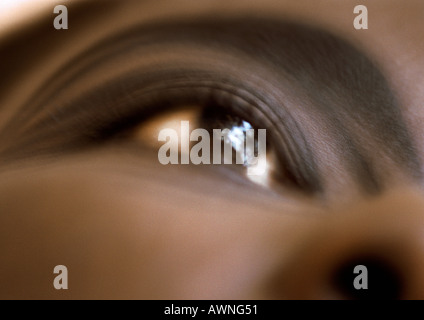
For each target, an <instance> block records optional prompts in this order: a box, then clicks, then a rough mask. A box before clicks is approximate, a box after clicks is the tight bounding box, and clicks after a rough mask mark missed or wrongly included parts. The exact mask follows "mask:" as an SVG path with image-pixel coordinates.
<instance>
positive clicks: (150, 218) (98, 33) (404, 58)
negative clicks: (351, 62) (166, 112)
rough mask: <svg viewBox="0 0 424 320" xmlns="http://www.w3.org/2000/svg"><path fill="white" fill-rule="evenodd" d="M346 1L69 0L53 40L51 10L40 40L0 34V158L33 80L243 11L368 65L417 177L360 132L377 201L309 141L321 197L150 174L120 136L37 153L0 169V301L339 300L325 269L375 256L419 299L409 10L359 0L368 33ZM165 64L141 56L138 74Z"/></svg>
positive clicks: (418, 63)
mask: <svg viewBox="0 0 424 320" xmlns="http://www.w3.org/2000/svg"><path fill="white" fill-rule="evenodd" d="M357 4H358V3H357V1H350V0H346V1H336V0H334V1H331V0H326V1H323V0H319V1H318V0H313V1H312V0H297V1H261V2H258V1H244V0H243V1H232V2H229V1H225V2H224V1H215V0H213V1H100V2H99V3H97V2H96V1H80V2H79V3H78V6H75V11H72V10H73V8H74V6H72V5H71V4H67V3H66V5H67V6H68V9H69V12H70V18H69V30H62V31H55V30H54V29H53V25H52V23H53V18H54V15H53V14H50V12H53V7H54V6H53V5H52V6H51V8H49V10H46V16H45V17H44V18H43V19H41V20H40V21H41V22H34V23H38V24H37V26H38V27H39V28H40V30H44V29H45V30H50V31H49V32H51V34H50V33H49V34H48V36H46V38H44V39H41V38H37V37H38V36H39V35H38V34H37V33H35V35H32V34H31V30H32V29H31V28H32V25H31V24H28V25H25V26H24V27H23V28H22V30H23V31H22V32H21V33H18V31H17V30H15V31H11V30H9V31H7V32H6V31H4V33H5V34H4V35H3V37H4V38H3V39H4V40H3V42H0V48H1V45H2V43H6V44H8V49H6V50H9V51H6V52H9V54H10V52H13V50H12V49H11V48H13V46H12V45H10V43H15V45H16V47H15V48H16V56H13V57H12V56H10V57H9V58H8V60H7V61H2V62H1V65H2V68H5V69H6V71H5V73H3V74H6V75H7V76H5V77H3V79H1V80H0V81H1V85H0V106H1V108H0V128H2V129H4V128H7V126H8V123H10V121H11V119H12V120H13V119H15V120H14V121H15V122H14V129H13V130H14V131H13V130H12V129H11V131H10V132H11V133H10V134H9V132H8V131H7V130H1V131H0V133H1V134H2V136H1V137H0V146H1V149H0V150H1V151H2V152H3V153H1V154H3V156H4V154H5V152H4V150H8V148H10V146H11V145H13V143H14V141H16V140H14V137H16V136H17V133H16V132H18V131H19V130H18V129H16V128H20V123H19V122H16V119H17V118H15V115H16V113H17V112H18V110H19V112H22V111H21V109H20V108H21V107H22V106H23V105H25V104H26V103H28V101H29V100H32V98H30V97H34V95H35V93H37V92H39V88H40V87H42V85H43V84H44V83H45V82H46V81H49V82H51V83H52V84H54V83H55V81H50V80H49V79H50V78H51V77H52V76H53V75H54V74H55V73H56V72H57V71H58V70H59V69H60V68H61V67H62V66H63V65H65V64H66V63H68V62H69V61H70V60H71V59H73V58H74V57H75V56H77V55H79V54H81V53H83V52H85V51H86V50H87V49H88V48H90V47H92V46H93V44H95V43H98V42H99V41H100V40H103V39H106V38H108V37H110V36H111V35H116V34H119V32H120V31H123V30H126V29H128V28H130V27H133V26H138V25H143V24H148V23H151V22H155V23H158V22H159V23H162V22H163V21H164V22H167V21H171V20H172V19H177V18H178V19H181V20H186V19H187V20H188V19H192V18H193V17H197V16H202V15H204V14H206V15H211V16H212V17H216V16H220V15H224V16H229V17H231V16H232V15H238V16H252V15H253V16H262V17H265V18H266V17H273V18H274V19H277V20H279V19H281V20H283V19H289V20H291V21H296V22H298V23H307V24H312V25H313V26H317V27H320V28H323V29H324V30H330V31H331V30H333V31H334V32H336V33H337V34H338V35H339V36H341V37H342V38H344V39H345V40H346V41H350V42H352V43H354V44H356V45H358V46H359V47H361V48H362V49H361V50H362V51H363V52H364V53H365V54H367V55H368V56H370V57H372V58H373V59H374V60H375V61H377V63H378V65H379V67H380V69H381V71H382V72H383V74H384V76H385V78H386V80H387V81H388V83H389V85H390V87H391V89H392V91H393V92H394V94H395V96H396V97H397V99H398V100H399V105H400V106H401V115H402V116H403V118H404V119H403V120H402V121H403V122H404V123H405V125H406V128H407V130H408V133H409V136H408V137H409V139H410V142H411V145H412V146H413V148H415V150H414V151H415V153H416V155H417V159H418V167H414V168H413V169H411V170H412V171H413V172H412V174H411V172H408V173H405V170H403V169H401V168H399V167H398V166H397V165H396V162H395V161H392V159H391V158H389V157H385V156H384V155H383V153H379V149H378V145H376V146H373V145H372V143H374V142H370V146H368V145H367V141H371V140H372V138H371V137H370V136H369V135H367V134H363V133H362V132H361V133H359V135H361V137H364V138H363V140H362V141H363V144H364V145H366V147H365V150H366V151H367V152H369V153H370V157H371V158H372V157H373V156H375V158H373V163H374V165H375V167H376V168H377V169H376V170H377V171H378V174H379V175H380V176H381V181H382V188H381V190H379V192H376V193H373V194H371V193H367V192H365V191H364V190H363V189H361V188H360V187H359V186H358V185H356V182H355V179H354V178H352V177H351V175H350V174H349V172H347V171H346V170H345V168H344V166H343V161H342V159H341V158H340V157H338V156H337V155H338V153H337V152H334V149H335V148H336V149H337V148H338V145H333V144H332V143H331V138H329V136H328V135H325V134H322V135H317V136H315V138H314V140H313V141H310V142H309V143H310V144H311V145H312V146H313V147H314V148H316V149H317V150H318V151H317V154H320V155H321V156H322V158H321V159H322V160H321V161H320V162H319V167H320V168H321V170H322V172H323V173H324V175H325V176H326V177H327V178H326V180H325V182H324V185H325V190H326V192H325V196H323V197H316V196H310V195H308V194H305V193H302V192H300V193H297V192H294V191H292V190H286V191H284V189H283V191H281V190H279V191H278V192H275V191H274V190H271V189H264V188H262V187H260V186H257V185H253V184H251V183H249V182H248V181H245V182H244V181H242V182H240V181H239V179H237V178H235V179H233V178H232V176H233V175H234V173H227V172H226V171H219V170H218V171H215V170H210V169H208V168H204V167H201V166H200V167H199V166H197V167H192V166H182V165H176V166H162V165H161V164H160V163H159V162H158V161H157V153H156V152H155V151H153V152H151V151H149V150H148V149H147V148H145V147H144V146H143V145H142V144H139V143H138V142H137V141H131V139H128V140H129V141H124V142H119V143H113V144H102V145H99V146H97V147H91V148H88V149H87V148H84V149H83V148H82V149H81V150H72V152H67V153H65V154H60V155H56V154H55V155H54V156H53V157H49V156H48V152H47V157H46V156H45V155H43V157H41V156H40V157H30V158H28V159H27V160H26V161H22V160H19V161H18V160H16V161H10V159H7V160H4V161H3V160H2V162H0V253H1V261H0V284H1V285H0V298H2V299H15V298H19V299H31V298H37V299H68V298H70V299H71V298H72V299H75V298H77V299H80V298H81V299H90V298H96V299H114V298H118V299H121V298H134V299H297V298H311V299H316V298H320V299H321V298H322V299H327V298H333V299H338V298H350V296H348V295H347V294H346V291H344V290H343V288H340V287H338V286H337V285H333V283H332V280H331V279H332V273H333V272H335V270H337V268H338V266H339V265H342V264H343V262H344V261H345V260H348V259H349V258H350V257H351V256H352V257H353V256H355V255H359V256H360V255H362V254H363V253H365V254H367V255H376V256H377V258H378V259H380V260H382V261H383V264H385V265H390V268H394V269H395V270H396V275H397V276H399V279H401V280H399V281H400V282H401V283H402V288H403V290H402V292H401V293H400V294H399V296H397V297H400V298H415V299H421V298H424V289H421V288H424V286H423V285H424V279H423V274H424V273H423V272H422V270H424V268H423V267H424V261H423V257H424V251H423V250H424V248H423V245H424V242H423V241H422V238H421V235H422V234H423V231H424V215H423V214H422V209H423V208H424V199H423V197H422V191H421V184H422V179H421V169H422V163H423V159H424V158H423V157H424V148H423V146H422V143H421V141H422V137H423V135H424V126H423V125H422V123H423V117H424V108H423V107H422V105H423V103H424V72H423V71H424V43H423V42H422V38H423V34H422V32H423V31H422V30H424V20H423V19H422V17H423V13H424V3H423V2H422V1H421V0H416V1H415V0H407V1H399V0H398V1H394V0H380V1H365V0H364V1H362V2H361V4H363V5H366V6H367V7H368V11H369V30H355V29H354V28H353V25H352V22H353V19H354V14H353V8H354V6H355V5H357ZM72 12H74V13H72ZM37 30H38V29H37ZM14 32H16V34H15V33H14ZM16 35H18V36H16ZM26 37H27V38H26ZM34 37H35V38H34ZM11 39H12V40H11ZM13 39H15V40H13ZM31 39H32V40H31ZM13 41H15V42H13ZM257 49H258V50H260V48H257ZM176 51H177V50H176ZM167 54H168V53H167ZM169 55H170V59H174V57H173V56H172V55H171V53H169ZM216 56H217V55H212V58H208V57H207V55H205V56H202V55H199V56H196V55H193V56H188V55H187V57H190V59H198V60H199V62H198V63H199V64H200V63H202V62H201V61H200V60H201V59H202V57H204V59H210V60H211V61H213V59H214V57H215V58H216ZM166 58H167V56H166V55H164V56H160V57H159V56H157V57H154V56H153V57H150V59H151V60H146V64H148V63H152V64H153V65H154V64H155V63H157V61H159V60H160V59H166ZM155 59H156V60H155ZM187 59H188V58H187ZM210 60H207V61H206V62H205V63H208V61H210ZM172 61H174V60H172ZM214 63H216V65H219V61H216V62H214ZM124 64H125V63H123V62H121V64H119V65H120V66H124ZM234 66H235V68H237V63H235V64H234ZM128 68H130V66H128ZM252 68H253V67H252ZM257 69H258V70H262V69H261V68H259V67H258V68H257ZM113 70H114V65H111V66H109V67H108V68H105V71H104V74H105V77H106V74H107V75H108V76H109V77H112V76H113ZM229 72H232V71H231V70H229ZM234 72H236V71H234ZM264 74H266V71H264ZM264 74H261V73H260V72H259V71H258V74H257V75H258V78H261V79H263V78H266V76H264ZM95 76H96V75H92V79H91V80H90V78H89V77H88V78H87V79H85V80H84V81H85V82H84V81H81V82H78V83H71V84H70V85H69V86H70V87H71V86H73V91H72V92H78V93H79V92H84V88H86V86H88V85H87V84H90V81H93V82H95V80H93V78H94V77H95ZM97 76H98V77H101V76H102V74H100V75H97ZM262 76H264V77H263V78H262ZM366 76H367V75H366V74H364V77H366ZM57 81H58V82H59V81H60V78H58V80H57ZM260 81H261V80H258V82H257V83H258V84H260ZM269 81H270V82H272V80H269ZM273 83H274V84H275V82H273ZM90 85H91V84H90ZM70 92H71V91H70ZM67 98H69V99H70V97H67ZM67 98H66V97H65V98H63V99H64V100H66V99H67ZM297 98H298V99H299V100H298V101H302V99H303V97H297ZM293 112H294V113H296V111H293ZM371 112H372V111H371ZM302 117H303V119H304V122H305V123H306V125H305V128H306V129H305V131H306V133H305V135H306V137H307V138H308V137H309V138H311V137H313V136H314V134H313V130H314V126H318V124H315V123H314V122H313V121H312V120H311V119H312V118H310V117H309V118H308V117H307V116H302V115H298V118H297V119H300V118H302ZM18 119H19V118H18ZM22 119H24V117H23V118H22ZM22 121H24V120H22ZM399 121H400V120H399ZM349 125H350V123H347V124H346V126H349ZM308 127H310V128H311V129H308ZM22 128H26V127H25V125H24V124H22ZM324 128H325V126H324ZM318 129H319V130H321V129H320V128H318ZM309 130H310V131H309ZM322 130H324V129H322ZM359 131H360V127H358V132H359ZM22 132H24V133H25V131H24V130H23V131H22ZM320 132H321V131H320ZM27 134H29V133H28V132H27ZM66 134H67V133H66V132H63V135H64V136H65V135H66ZM311 139H312V138H311ZM133 140H136V139H133ZM342 147H343V146H342ZM28 148H29V147H28ZM274 148H278V146H274ZM10 150H12V149H10ZM29 150H30V148H29ZM20 151H22V150H20ZM332 152H333V153H332ZM373 152H374V153H373ZM321 153H322V154H321ZM340 153H342V151H340ZM7 156H9V154H7ZM324 156H325V157H324ZM4 158H6V157H5V156H4ZM327 163H328V165H327V166H326V164H327ZM411 170H410V171H411ZM368 251H369V252H368ZM56 265H65V266H67V267H68V270H69V290H67V291H64V290H60V291H57V290H55V289H54V287H53V285H52V283H53V279H54V277H55V275H54V274H53V268H54V266H56ZM388 268H389V267H388ZM353 279H354V275H353V269H352V279H351V280H352V282H353Z"/></svg>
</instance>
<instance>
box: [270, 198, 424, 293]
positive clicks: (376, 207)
mask: <svg viewBox="0 0 424 320" xmlns="http://www.w3.org/2000/svg"><path fill="white" fill-rule="evenodd" d="M290 261H291V262H290V263H289V264H288V265H286V267H285V268H283V269H284V270H282V272H281V274H282V276H280V279H279V281H277V282H278V286H279V288H280V290H281V289H282V290H283V292H284V298H286V299H424V201H423V199H422V196H421V195H418V194H412V193H411V192H396V193H392V194H390V195H386V196H384V197H380V198H378V199H375V200H373V201H370V202H367V203H362V204H358V205H355V206H354V207H350V208H343V209H338V210H336V212H333V213H332V214H330V215H329V216H328V217H327V216H323V217H321V218H320V222H319V223H318V225H317V226H316V227H314V228H313V230H312V232H310V235H309V236H307V237H306V240H305V241H304V242H303V243H302V245H301V248H300V250H297V251H296V252H295V253H294V254H293V256H292V259H291V260H290Z"/></svg>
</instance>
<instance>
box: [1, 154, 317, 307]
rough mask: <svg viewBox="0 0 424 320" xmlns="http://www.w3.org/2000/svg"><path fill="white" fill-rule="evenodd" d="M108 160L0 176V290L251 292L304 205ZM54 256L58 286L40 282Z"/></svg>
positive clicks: (104, 294) (159, 294) (268, 271)
mask: <svg viewBox="0 0 424 320" xmlns="http://www.w3.org/2000/svg"><path fill="white" fill-rule="evenodd" d="M108 161H109V162H108ZM116 166H117V162H116V159H115V161H111V159H106V160H101V159H98V158H97V159H95V160H93V159H91V160H89V161H86V160H85V161H83V162H82V161H81V160H78V161H74V162H72V163H66V164H63V165H57V166H49V167H48V168H46V169H42V170H40V169H38V170H37V171H34V170H31V169H28V170H21V171H19V173H16V174H8V176H7V177H3V179H2V183H1V184H0V198H1V201H0V212H3V213H6V214H3V215H2V216H1V217H0V220H1V221H0V234H1V238H3V239H2V241H1V245H0V248H1V252H2V256H3V257H4V259H2V262H1V267H2V269H3V270H5V271H6V272H4V273H3V272H2V273H1V275H0V277H2V279H1V282H2V283H6V286H5V287H6V288H8V290H9V291H7V292H5V291H1V290H0V297H1V296H3V297H6V296H7V297H8V298H11V297H13V296H19V297H20V298H22V295H21V294H22V292H25V295H26V297H28V298H32V297H37V298H58V297H60V298H64V297H65V296H66V295H67V296H66V297H69V298H149V299H151V298H161V299H164V298H170V299H172V298H178V299H181V298H205V299H208V298H209V299H213V298H220V299H222V298H235V297H236V298H240V299H242V298H263V297H266V294H267V284H266V282H267V280H268V278H271V275H274V273H275V272H279V271H278V270H279V268H280V266H281V264H282V263H284V261H285V260H284V259H285V257H286V256H287V254H288V253H289V252H290V250H292V249H294V248H295V247H296V246H297V244H298V242H299V239H300V238H301V235H303V234H304V233H303V232H304V231H305V230H306V229H307V226H308V219H305V218H304V214H301V212H302V211H306V207H303V206H300V205H291V206H287V205H286V206H283V205H281V204H277V203H276V202H275V199H274V201H267V200H269V199H267V198H266V196H263V198H262V199H260V198H261V195H260V194H258V198H259V199H254V198H252V199H251V200H250V201H246V199H247V197H245V196H244V195H243V192H242V191H233V193H232V194H231V195H230V196H229V195H228V194H227V195H225V193H226V192H223V193H220V192H216V191H214V190H216V188H217V187H219V182H222V181H220V180H219V179H213V178H211V179H202V178H199V175H198V174H196V175H192V176H191V174H190V170H184V169H183V170H182V172H185V174H181V173H178V174H176V173H175V172H173V171H171V172H168V173H164V171H166V170H165V169H164V167H163V166H158V167H153V168H149V169H148V170H143V169H141V170H140V169H139V170H137V171H133V172H132V173H133V174H130V173H131V170H132V169H131V170H130V169H128V171H127V172H125V173H123V172H122V171H120V172H119V173H117V172H115V173H113V169H114V168H116ZM178 172H181V171H178ZM147 176H149V177H150V179H147ZM152 177H154V178H152ZM203 178H204V177H203ZM176 181H179V183H178V184H176ZM199 181H200V182H201V184H199ZM176 186H178V187H176ZM240 190H241V189H240ZM214 192H215V193H214ZM308 213H310V211H309V212H308ZM302 216H303V218H302ZM60 264H62V265H65V266H67V267H68V270H69V277H70V289H71V290H68V291H67V292H66V293H62V292H60V293H59V292H57V291H55V290H54V289H53V286H52V281H53V279H54V275H53V268H54V266H56V265H60ZM6 275H7V277H6ZM24 288H25V289H24ZM28 288H29V289H28Z"/></svg>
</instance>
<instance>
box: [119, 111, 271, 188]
mask: <svg viewBox="0 0 424 320" xmlns="http://www.w3.org/2000/svg"><path fill="white" fill-rule="evenodd" d="M257 128H258V126H257V125H255V124H254V123H253V122H252V121H251V120H248V119H247V118H242V117H241V116H238V115H236V114H234V113H229V112H227V111H225V110H222V109H221V108H219V107H216V106H213V105H207V106H204V107H201V106H189V107H179V108H176V109H173V110H171V111H167V112H162V113H161V114H159V115H156V116H154V117H152V119H149V120H147V121H144V122H143V123H142V124H140V125H137V126H136V127H135V128H133V129H131V130H130V133H129V134H128V135H127V136H126V138H130V139H134V140H135V141H139V142H141V143H143V144H144V145H147V146H150V147H151V149H152V151H156V152H158V157H160V156H161V154H160V149H161V148H163V147H164V144H166V145H167V153H168V154H167V155H166V156H164V157H165V158H168V159H169V158H172V155H171V154H170V153H171V152H175V154H174V156H175V157H174V158H172V161H169V160H168V161H165V162H164V163H163V164H168V163H169V162H171V163H172V164H180V165H181V164H188V163H191V164H193V163H194V164H196V165H198V164H200V165H212V166H217V165H221V166H226V167H227V168H226V169H229V170H233V171H235V172H236V173H237V174H239V175H240V176H243V177H245V178H247V179H249V180H250V181H252V182H254V183H257V184H259V185H261V186H263V187H267V188H271V187H273V186H275V184H276V181H275V179H274V178H275V161H276V157H275V153H274V150H273V147H272V145H271V143H269V141H267V140H266V129H262V130H261V132H260V133H259V130H258V129H257ZM199 129H200V130H202V131H200V132H201V133H202V135H200V136H198V135H196V132H199V131H196V130H199ZM165 130H171V132H173V133H175V136H176V137H175V138H173V139H171V137H170V136H169V137H168V139H167V141H166V142H163V141H159V140H160V139H159V137H160V136H161V132H162V133H163V132H165ZM162 140H163V139H162ZM205 140H206V141H205ZM199 146H200V147H199ZM177 153H178V154H177ZM162 154H163V153H162ZM192 158H194V159H195V160H194V161H193V159H192ZM183 159H186V160H185V161H183ZM221 169H222V168H221Z"/></svg>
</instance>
